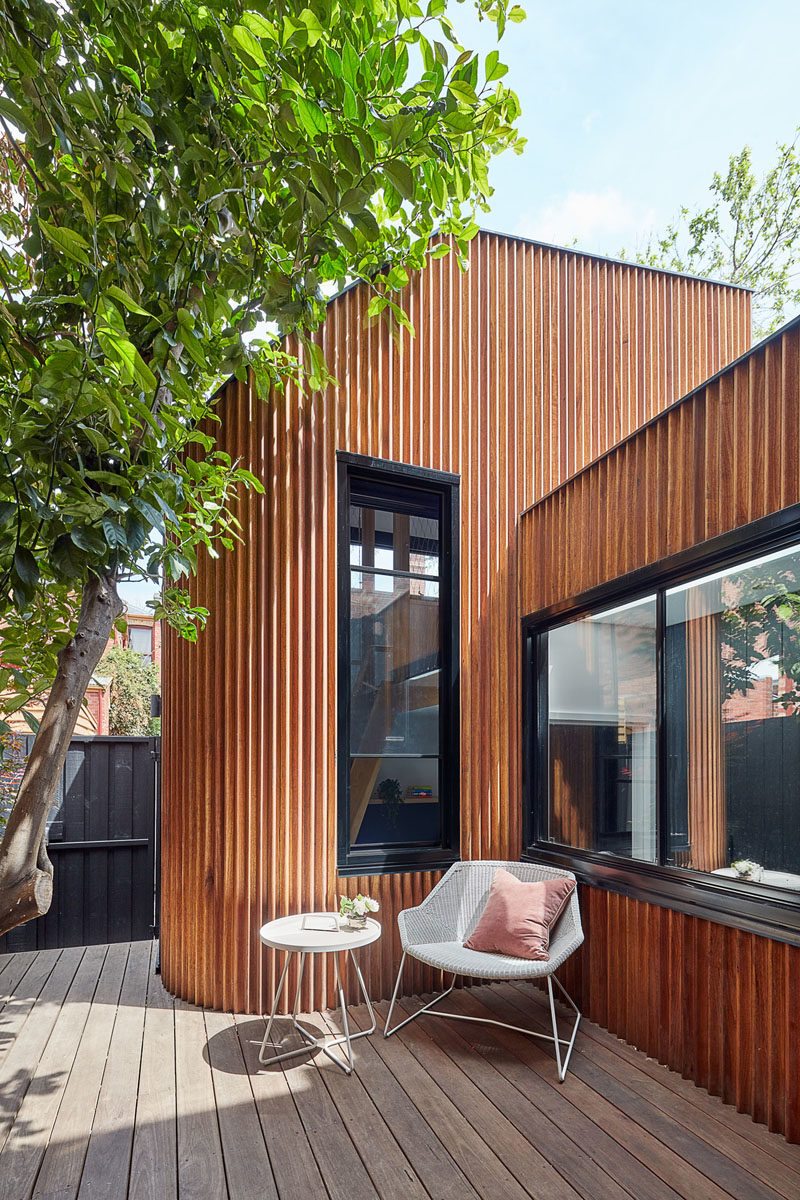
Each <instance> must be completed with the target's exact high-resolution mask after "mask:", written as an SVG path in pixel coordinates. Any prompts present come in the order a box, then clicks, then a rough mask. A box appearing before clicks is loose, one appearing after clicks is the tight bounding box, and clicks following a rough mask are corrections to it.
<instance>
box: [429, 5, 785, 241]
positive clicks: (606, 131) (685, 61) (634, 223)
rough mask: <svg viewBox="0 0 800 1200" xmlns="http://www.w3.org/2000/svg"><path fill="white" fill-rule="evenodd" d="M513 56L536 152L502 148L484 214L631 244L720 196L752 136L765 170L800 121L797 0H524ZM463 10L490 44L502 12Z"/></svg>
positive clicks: (462, 18) (453, 13) (467, 24)
mask: <svg viewBox="0 0 800 1200" xmlns="http://www.w3.org/2000/svg"><path fill="white" fill-rule="evenodd" d="M520 3H521V4H522V7H523V8H525V10H526V12H527V14H528V18H527V20H526V21H525V22H524V23H522V24H520V25H509V26H508V30H507V33H506V35H505V36H504V38H503V39H502V41H501V43H500V47H499V49H500V58H501V60H502V61H503V62H505V63H507V64H508V66H509V73H508V75H507V76H506V77H505V79H504V81H503V82H504V83H507V84H508V86H509V87H510V88H512V89H513V90H514V91H515V92H516V93H517V95H518V96H519V99H520V103H521V105H522V118H521V121H520V123H519V129H520V132H521V133H522V134H523V135H524V136H525V137H526V138H527V139H528V145H527V147H526V148H525V152H524V154H523V155H522V156H521V157H517V156H516V155H513V154H508V155H504V156H501V157H500V158H498V159H496V160H495V163H494V165H493V168H492V170H491V172H490V180H491V183H492V185H493V187H494V189H495V194H494V196H493V197H492V202H491V212H490V213H488V214H484V215H483V216H482V218H481V222H480V223H481V224H482V225H483V226H484V227H485V228H489V229H496V230H500V231H502V232H505V233H518V234H523V235H525V236H528V237H533V238H539V239H541V240H542V241H549V242H555V243H558V244H562V243H565V242H567V243H571V242H572V240H573V238H577V239H578V244H579V245H580V246H581V247H582V248H583V249H585V250H593V251H597V252H598V253H602V254H611V255H614V254H616V253H617V252H618V251H619V250H620V249H622V248H623V247H624V248H625V249H626V250H627V251H628V252H629V253H630V254H631V255H632V254H633V251H634V250H635V248H636V246H637V245H640V246H641V245H643V244H644V243H645V242H646V240H647V235H648V233H649V232H651V231H653V230H656V231H658V230H661V229H662V228H663V227H664V226H665V225H666V224H667V223H668V222H669V221H670V220H671V219H672V218H673V217H674V216H675V215H676V214H677V212H678V210H679V208H680V206H681V205H682V204H686V205H688V206H689V207H690V208H693V207H694V206H695V205H696V204H701V203H703V202H704V201H705V200H706V199H707V198H708V196H707V190H708V185H709V183H710V181H711V177H712V175H713V173H714V171H716V170H719V171H722V170H723V169H725V168H726V167H727V162H728V158H729V156H730V155H731V154H733V153H734V152H736V151H738V150H740V149H741V148H742V147H743V146H744V145H750V146H751V147H752V150H753V156H754V165H755V166H756V168H757V170H758V172H759V173H760V172H761V170H764V169H766V168H768V167H769V166H771V165H772V163H773V162H774V160H775V157H776V155H775V146H776V143H778V142H791V141H792V140H793V138H794V133H795V130H796V128H797V126H798V125H800V80H799V79H798V58H797V51H798V44H800V3H798V0H771V2H770V3H769V4H767V3H759V2H758V0H749V2H748V3H743V2H742V0H725V2H723V0H694V3H688V2H686V0H670V2H669V3H666V2H665V0H660V2H659V3H653V2H652V0H639V2H638V3H631V2H629V0H606V2H605V3H598V2H597V0H550V3H547V4H545V3H541V2H540V0H535V2H534V0H528V3H527V4H526V3H525V0H520ZM448 15H449V16H450V18H451V20H452V21H453V23H454V24H455V25H456V29H457V31H458V33H459V36H460V38H461V41H462V42H463V43H464V45H465V46H468V47H469V48H471V49H477V50H480V51H481V52H483V53H487V52H488V51H489V50H491V49H494V48H495V47H496V44H497V43H496V33H495V27H494V26H492V25H490V24H489V23H488V22H486V21H484V22H482V23H480V24H479V23H478V21H477V19H476V18H475V17H473V16H472V9H471V6H470V5H469V3H468V2H467V3H453V2H451V3H450V5H449V8H448Z"/></svg>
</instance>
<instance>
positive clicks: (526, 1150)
mask: <svg viewBox="0 0 800 1200" xmlns="http://www.w3.org/2000/svg"><path fill="white" fill-rule="evenodd" d="M387 1009H388V1005H381V1006H380V1007H379V1009H378V1011H379V1012H380V1014H381V1016H382V1017H383V1018H384V1019H385V1016H386V1011H387ZM398 1009H399V1013H400V1014H401V1015H399V1016H398V1020H400V1019H402V1016H403V1015H405V1016H410V1015H411V1012H412V1011H414V1009H413V1005H409V1006H408V1008H406V1007H404V1006H403V1005H398ZM434 1029H435V1037H434V1036H432V1033H433V1030H430V1031H425V1030H424V1029H423V1028H422V1026H420V1025H415V1026H412V1027H408V1026H407V1027H406V1028H405V1029H403V1030H401V1031H400V1033H398V1034H397V1035H396V1036H397V1037H399V1038H400V1039H401V1040H402V1041H403V1043H404V1045H406V1046H407V1047H408V1049H409V1050H410V1051H411V1053H412V1054H413V1055H414V1057H415V1058H416V1059H417V1060H418V1062H419V1063H420V1065H421V1066H423V1067H424V1068H425V1070H426V1071H427V1072H428V1074H429V1075H430V1076H431V1078H432V1079H435V1080H436V1081H437V1082H438V1083H439V1085H440V1087H442V1088H443V1090H444V1091H446V1092H447V1095H448V1096H449V1097H450V1098H451V1100H452V1101H453V1103H454V1104H455V1105H456V1106H457V1107H458V1109H459V1110H460V1111H461V1112H462V1113H463V1115H464V1116H465V1117H466V1119H467V1120H468V1121H469V1123H470V1124H471V1125H472V1126H473V1128H474V1129H475V1130H476V1132H478V1133H479V1134H480V1135H481V1136H482V1137H484V1139H485V1140H486V1141H487V1142H489V1144H490V1145H491V1146H492V1147H493V1148H494V1150H495V1152H496V1153H497V1154H499V1155H500V1156H501V1157H502V1159H503V1162H504V1163H506V1164H508V1167H509V1169H510V1170H511V1171H512V1172H513V1173H514V1174H515V1175H516V1178H517V1180H518V1181H519V1183H520V1184H521V1185H522V1186H523V1187H524V1188H525V1190H526V1191H528V1192H529V1193H530V1194H531V1195H532V1196H533V1197H534V1198H535V1200H575V1197H577V1196H578V1195H579V1193H578V1192H576V1190H575V1189H574V1188H573V1187H572V1186H571V1185H570V1184H569V1183H567V1181H566V1180H565V1179H564V1177H563V1176H562V1175H560V1174H559V1173H558V1171H557V1169H556V1168H555V1167H554V1166H553V1165H552V1164H551V1163H549V1162H548V1161H547V1159H546V1158H545V1157H544V1156H543V1155H542V1154H541V1153H540V1152H539V1150H538V1149H537V1148H536V1146H535V1143H533V1142H531V1140H530V1138H529V1137H526V1136H525V1135H524V1134H523V1133H521V1132H520V1130H519V1129H518V1127H517V1126H516V1125H515V1124H514V1122H513V1121H511V1120H510V1119H509V1117H508V1116H507V1115H506V1113H505V1112H504V1111H503V1108H502V1107H501V1106H498V1105H496V1104H495V1103H494V1102H493V1101H492V1099H490V1098H489V1096H487V1095H486V1093H485V1092H484V1091H483V1090H482V1087H481V1086H479V1084H478V1082H477V1079H478V1074H479V1073H476V1072H475V1070H474V1068H475V1067H476V1065H477V1064H476V1062H475V1055H474V1054H471V1055H468V1056H465V1055H460V1056H459V1055H458V1054H457V1053H450V1054H448V1052H447V1050H446V1049H445V1048H444V1043H443V1038H446V1036H447V1034H448V1033H450V1032H451V1031H450V1030H449V1029H448V1028H447V1026H446V1025H445V1026H444V1027H442V1026H441V1024H437V1025H436V1026H434ZM454 1046H455V1041H453V1042H451V1043H450V1050H451V1051H452V1050H453V1049H454ZM486 1066H487V1071H485V1072H484V1073H483V1076H482V1082H483V1083H484V1084H485V1083H486V1082H487V1080H486V1075H487V1073H490V1072H493V1073H494V1068H493V1067H491V1066H489V1065H488V1064H486ZM490 1087H491V1084H490ZM643 1200H644V1198H643Z"/></svg>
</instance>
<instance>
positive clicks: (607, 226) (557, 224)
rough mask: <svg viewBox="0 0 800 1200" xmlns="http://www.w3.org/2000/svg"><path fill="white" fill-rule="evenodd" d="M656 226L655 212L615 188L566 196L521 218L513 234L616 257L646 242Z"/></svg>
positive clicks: (557, 198)
mask: <svg viewBox="0 0 800 1200" xmlns="http://www.w3.org/2000/svg"><path fill="white" fill-rule="evenodd" d="M655 223H656V210H655V209H654V208H645V207H644V206H642V205H637V204H636V203H634V202H633V201H631V200H628V199H626V197H625V196H624V195H623V194H622V192H620V191H619V190H618V189H616V188H611V187H609V188H606V189H605V190H604V191H598V192H577V191H573V192H567V193H566V194H565V195H563V196H556V197H553V198H552V199H551V200H548V202H547V203H546V204H543V205H542V206H541V207H540V208H538V209H534V210H530V211H528V212H526V213H524V214H523V215H522V217H521V218H520V220H519V222H518V224H517V228H516V230H515V232H516V233H519V234H522V235H523V236H524V237H530V238H535V239H538V240H539V241H542V242H554V243H556V245H560V246H561V245H571V244H572V243H573V241H576V240H577V243H578V245H579V246H580V247H581V248H582V249H584V250H593V251H595V252H598V253H603V254H616V253H617V252H618V251H619V250H620V249H621V247H623V246H625V247H626V248H627V249H629V250H630V249H631V248H632V247H633V246H634V245H635V244H641V243H642V242H643V241H645V240H646V238H647V235H648V233H649V232H650V230H651V229H653V228H654V226H655Z"/></svg>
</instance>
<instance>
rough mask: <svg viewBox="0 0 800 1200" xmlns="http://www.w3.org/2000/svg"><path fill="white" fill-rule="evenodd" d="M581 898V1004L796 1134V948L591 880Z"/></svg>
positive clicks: (570, 980)
mask: <svg viewBox="0 0 800 1200" xmlns="http://www.w3.org/2000/svg"><path fill="white" fill-rule="evenodd" d="M580 902H581V913H582V916H583V923H584V932H585V933H586V938H585V941H584V944H583V946H582V947H581V949H580V950H579V951H578V953H577V955H575V956H574V957H573V959H572V960H571V962H570V963H569V964H568V966H567V967H566V969H565V970H564V972H563V974H562V977H563V979H564V982H565V985H566V986H567V987H568V989H569V990H570V991H571V993H572V995H573V996H574V998H575V1000H576V1003H577V1004H578V1005H579V1006H580V1007H581V1009H582V1010H583V1013H584V1015H585V1016H586V1017H587V1018H588V1019H589V1020H592V1021H596V1022H597V1023H598V1024H600V1025H603V1026H605V1027H606V1028H608V1029H609V1030H610V1031H611V1032H612V1033H615V1034H617V1035H618V1036H619V1037H621V1038H623V1039H624V1040H625V1041H628V1042H630V1043H631V1044H632V1045H634V1046H636V1047H637V1048H638V1049H640V1050H644V1051H646V1052H647V1053H648V1054H649V1055H652V1056H653V1057H654V1058H657V1059H658V1060H659V1061H660V1062H662V1063H665V1064H666V1065H667V1066H669V1067H671V1068H672V1069H673V1070H676V1071H680V1072H681V1074H682V1075H683V1076H684V1077H685V1078H688V1079H692V1080H694V1082H695V1083H698V1084H699V1085H700V1086H701V1087H705V1088H707V1090H708V1091H710V1092H711V1093H712V1094H713V1095H715V1096H721V1097H722V1099H723V1100H724V1101H725V1102H726V1103H727V1104H732V1105H734V1106H735V1107H736V1109H737V1110H738V1111H739V1112H749V1113H752V1114H753V1116H754V1119H755V1120H758V1121H762V1122H764V1123H765V1124H767V1125H768V1127H769V1128H770V1130H772V1131H773V1132H778V1133H783V1134H784V1135H785V1136H786V1137H787V1139H788V1140H789V1141H792V1142H797V1141H798V1140H800V1128H799V1126H800V1120H798V1111H799V1110H798V1099H800V1085H799V1084H798V1072H797V1047H798V1035H800V1027H799V1026H800V1022H799V1021H798V1004H797V997H798V994H800V992H798V988H800V948H798V947H796V946H788V945H785V944H784V943H782V942H775V941H772V940H771V939H770V938H765V937H758V936H756V935H754V934H749V933H745V932H743V931H742V930H738V929H729V928H726V927H725V926H722V925H717V924H715V923H714V922H711V921H705V920H702V919H700V918H698V917H690V916H686V915H684V914H682V913H676V912H671V911H669V910H667V909H662V908H658V907H657V906H656V905H651V904H645V903H644V902H642V901H640V900H633V899H630V898H629V897H626V896H620V895H616V894H615V893H613V892H607V891H603V890H600V889H597V888H589V887H585V886H583V885H581V887H580ZM648 1013H656V1014H660V1019H659V1021H658V1029H657V1030H656V1031H655V1035H656V1036H655V1041H653V1040H651V1037H650V1036H648V1034H647V1032H646V1022H647V1015H648Z"/></svg>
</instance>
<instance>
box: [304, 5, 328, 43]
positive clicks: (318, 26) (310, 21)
mask: <svg viewBox="0 0 800 1200" xmlns="http://www.w3.org/2000/svg"><path fill="white" fill-rule="evenodd" d="M298 19H299V20H300V21H302V22H303V24H304V25H305V27H306V32H307V34H308V44H309V46H316V44H317V42H318V41H319V39H320V38H321V37H322V35H323V34H324V33H325V26H324V25H323V24H322V22H321V21H320V19H319V17H318V16H317V15H316V13H313V12H312V11H311V9H310V8H304V9H303V10H302V11H301V12H300V13H298Z"/></svg>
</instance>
